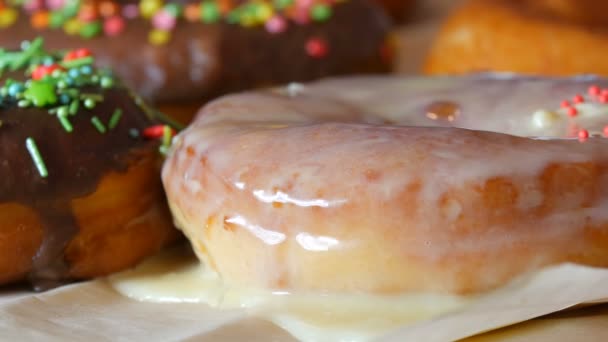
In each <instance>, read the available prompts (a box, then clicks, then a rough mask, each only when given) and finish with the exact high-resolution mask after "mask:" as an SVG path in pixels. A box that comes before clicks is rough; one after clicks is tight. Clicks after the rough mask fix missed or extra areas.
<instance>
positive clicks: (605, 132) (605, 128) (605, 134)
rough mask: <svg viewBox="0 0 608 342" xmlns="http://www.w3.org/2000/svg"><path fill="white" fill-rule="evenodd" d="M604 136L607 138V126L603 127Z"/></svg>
mask: <svg viewBox="0 0 608 342" xmlns="http://www.w3.org/2000/svg"><path fill="white" fill-rule="evenodd" d="M604 136H605V137H606V138H608V126H606V127H604Z"/></svg>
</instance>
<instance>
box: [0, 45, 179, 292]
mask: <svg viewBox="0 0 608 342" xmlns="http://www.w3.org/2000/svg"><path fill="white" fill-rule="evenodd" d="M81 51H83V50H81ZM40 53H41V52H40V51H35V49H34V48H30V49H29V50H28V52H27V54H30V55H39V54H40ZM24 55H25V54H24ZM9 58H12V57H10V56H8V53H0V65H1V64H2V62H6V61H7V60H8V59H9ZM44 58H46V59H45V60H47V61H48V60H49V59H50V61H53V60H55V61H56V59H53V57H51V56H47V57H44ZM12 59H13V60H15V59H16V58H12ZM59 65H60V64H56V63H54V64H51V65H50V66H38V67H36V69H34V72H33V74H32V75H33V77H34V79H33V80H32V79H30V80H29V83H28V82H19V81H10V80H9V81H7V80H8V79H9V77H10V78H11V79H21V80H24V78H27V76H26V75H27V74H26V75H25V76H24V73H23V71H21V73H20V74H19V72H17V71H13V72H8V73H5V75H4V76H5V77H0V285H1V284H4V283H9V282H14V281H20V280H25V279H27V280H29V281H30V282H31V283H32V285H33V286H34V288H35V289H39V290H41V289H46V288H49V287H54V286H57V285H58V284H61V283H63V282H65V281H67V280H71V279H82V278H90V277H95V276H100V275H105V274H108V273H111V272H115V271H118V270H121V269H124V268H126V267H130V266H132V265H134V264H135V263H137V262H138V261H139V260H141V259H142V258H144V257H145V256H147V255H150V254H152V253H154V252H155V251H157V250H158V249H160V248H161V247H162V246H164V245H166V244H168V243H170V242H172V241H174V240H175V239H176V238H177V236H178V234H177V233H176V231H175V230H174V229H173V226H172V221H171V217H170V214H169V212H168V210H167V208H166V204H165V200H164V194H163V191H162V188H161V186H160V181H159V179H158V172H159V167H160V163H161V161H162V158H161V155H160V154H159V152H158V149H159V144H158V142H157V141H155V140H148V139H144V138H143V137H142V136H141V134H138V132H143V131H144V130H145V129H146V128H147V127H149V126H151V125H155V124H158V123H159V120H158V119H157V118H155V117H154V115H153V114H151V113H150V112H146V110H145V108H146V107H144V106H143V105H140V104H141V101H140V100H138V99H137V98H136V97H134V96H133V95H132V94H131V92H130V91H128V90H127V89H126V88H125V87H123V86H121V85H119V84H115V85H112V86H109V85H110V84H111V83H114V82H115V81H113V79H112V78H111V77H106V76H98V75H97V74H92V75H93V76H91V77H89V79H101V81H98V82H92V83H91V82H89V83H86V82H85V83H86V84H83V83H82V82H84V81H82V80H79V77H80V76H78V75H76V74H77V73H76V72H73V70H81V69H79V68H78V67H76V68H72V69H67V68H66V69H65V70H64V72H65V74H64V75H66V76H65V77H66V78H65V79H66V80H67V81H70V80H71V81H73V82H75V83H76V84H75V85H73V86H68V88H67V89H66V91H65V92H62V91H60V90H57V92H56V93H55V92H54V91H48V90H49V85H50V84H55V83H53V82H54V81H49V80H48V79H46V80H45V79H42V80H38V81H36V77H37V76H36V72H38V76H40V75H41V73H42V74H44V73H46V72H48V71H50V70H51V69H52V68H60V67H59ZM32 67H34V64H32V65H29V66H24V67H23V68H32ZM82 68H84V69H82V71H81V72H83V73H84V72H87V73H95V71H94V69H91V68H90V66H89V65H88V64H86V65H83V67H82ZM2 71H3V70H2V68H1V67H0V72H2ZM0 75H1V74H0ZM67 75H70V76H67ZM72 76H73V77H72ZM61 77H63V76H61ZM96 77H97V78H96ZM100 77H101V78H100ZM74 80H75V81H74ZM71 81H70V82H71ZM60 82H64V81H63V80H61V81H58V82H56V84H59V83H60ZM79 82H81V85H82V86H79V85H78V83H79ZM99 84H102V85H103V87H102V86H100V85H99ZM57 87H58V88H61V87H62V86H61V85H59V86H57ZM68 94H69V95H68ZM84 98H86V100H84V101H80V99H84ZM70 99H71V100H70ZM63 103H69V105H67V104H66V105H64V104H63ZM74 103H76V104H74ZM138 103H139V104H138ZM49 106H51V107H53V108H51V109H49ZM68 107H69V110H68V109H67V108H68ZM62 108H63V109H62ZM68 111H69V113H68ZM61 115H65V117H66V119H65V120H64V122H60V120H58V118H59V116H61ZM66 122H67V123H66ZM32 145H33V146H32ZM28 151H29V152H28ZM36 154H37V155H38V156H39V159H40V162H39V161H36V157H35V155H36Z"/></svg>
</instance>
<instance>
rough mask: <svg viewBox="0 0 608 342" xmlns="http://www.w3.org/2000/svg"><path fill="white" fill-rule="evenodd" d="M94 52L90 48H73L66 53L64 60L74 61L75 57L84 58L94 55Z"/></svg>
mask: <svg viewBox="0 0 608 342" xmlns="http://www.w3.org/2000/svg"><path fill="white" fill-rule="evenodd" d="M92 55H93V53H91V50H89V49H84V48H82V49H76V50H72V51H70V52H68V53H66V54H65V56H64V57H63V60H64V61H66V62H67V61H72V60H75V59H80V58H84V57H89V56H92Z"/></svg>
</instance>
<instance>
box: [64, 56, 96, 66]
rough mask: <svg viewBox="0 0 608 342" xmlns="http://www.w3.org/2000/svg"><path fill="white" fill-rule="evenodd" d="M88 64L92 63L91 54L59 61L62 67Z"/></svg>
mask: <svg viewBox="0 0 608 342" xmlns="http://www.w3.org/2000/svg"><path fill="white" fill-rule="evenodd" d="M90 64H93V57H91V56H88V57H82V58H78V59H73V60H71V61H65V62H61V66H62V67H64V68H65V69H73V68H79V67H81V66H83V65H90Z"/></svg>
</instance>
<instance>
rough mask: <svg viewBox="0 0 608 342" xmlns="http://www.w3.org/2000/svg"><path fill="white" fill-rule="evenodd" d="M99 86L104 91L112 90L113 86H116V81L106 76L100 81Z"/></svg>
mask: <svg viewBox="0 0 608 342" xmlns="http://www.w3.org/2000/svg"><path fill="white" fill-rule="evenodd" d="M99 84H100V85H101V87H102V88H104V89H108V88H112V86H113V85H114V80H113V79H112V78H111V77H107V76H104V77H102V78H101V80H100V81H99Z"/></svg>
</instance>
